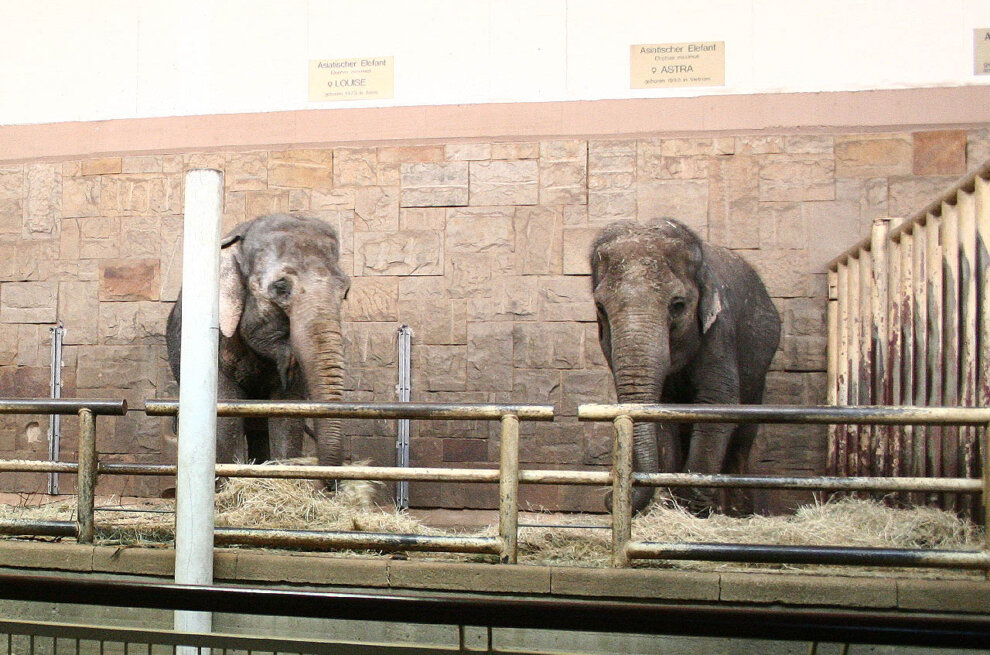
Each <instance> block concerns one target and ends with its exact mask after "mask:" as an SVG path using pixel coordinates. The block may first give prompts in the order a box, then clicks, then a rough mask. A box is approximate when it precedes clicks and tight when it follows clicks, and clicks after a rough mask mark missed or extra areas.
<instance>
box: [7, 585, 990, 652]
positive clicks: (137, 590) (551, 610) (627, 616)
mask: <svg viewBox="0 0 990 655" xmlns="http://www.w3.org/2000/svg"><path fill="white" fill-rule="evenodd" d="M0 598H4V599H9V600H28V601H36V602H49V603H66V602H68V603H81V604H84V605H108V606H113V607H142V608H155V609H183V610H211V609H214V608H217V607H223V608H224V610H225V611H227V612H230V613H235V614H246V615H249V616H254V615H268V616H292V617H312V618H322V619H328V618H329V619H338V620H345V621H369V620H370V621H389V622H396V623H414V624H432V625H487V626H492V627H501V628H532V629H544V630H579V631H599V632H618V633H646V634H661V635H662V634H677V635H696V636H705V637H734V638H752V639H789V640H796V641H803V642H807V641H826V642H856V643H860V642H862V643H867V644H902V645H905V644H906V645H923V646H945V647H952V648H983V649H986V648H987V647H990V636H988V635H990V617H987V616H986V615H978V614H969V615H965V616H963V615H959V614H950V613H932V612H912V611H903V610H898V611H873V610H864V609H863V608H855V609H850V610H841V609H829V608H822V607H804V608H782V607H779V606H771V605H767V606H763V607H760V606H745V607H743V606H738V605H737V606H732V605H725V604H721V605H716V604H712V603H707V604H706V603H685V602H683V601H676V602H666V601H665V602H658V601H656V600H654V599H641V600H640V599H637V600H627V601H616V600H602V599H600V598H595V599H575V598H569V599H561V598H554V599H545V598H532V597H503V596H497V595H487V596H478V595H464V594H457V595H455V594H450V593H446V594H436V593H433V594H429V595H424V594H420V595H415V596H413V595H402V594H395V593H391V592H390V593H361V594H356V593H341V592H326V591H306V590H300V589H259V588H245V587H218V586H192V585H174V584H163V583H159V582H145V581H141V582H138V581H121V580H113V581H110V580H92V579H77V578H66V577H64V576H60V577H54V576H35V575H30V576H28V575H3V576H0ZM5 623H9V622H5ZM66 629H67V630H68V629H71V630H91V632H89V633H83V635H82V637H83V638H88V639H95V640H99V639H100V638H101V637H102V633H101V632H100V631H99V630H97V629H94V628H90V627H88V626H83V627H78V626H70V627H69V628H66ZM60 634H62V633H61V632H56V633H55V636H58V635H60ZM169 634H170V635H171V636H172V637H173V638H174V637H175V636H176V635H175V633H169ZM178 636H179V637H183V636H182V635H178ZM196 639H197V641H195V642H191V643H197V644H198V643H203V644H204V646H207V647H208V646H210V645H215V646H223V645H224V641H223V640H222V636H213V637H210V636H199V635H197V636H196ZM207 639H214V640H216V641H207ZM200 640H202V641H200ZM168 643H172V642H168ZM182 643H187V642H185V641H183V642H182ZM259 650H263V649H259Z"/></svg>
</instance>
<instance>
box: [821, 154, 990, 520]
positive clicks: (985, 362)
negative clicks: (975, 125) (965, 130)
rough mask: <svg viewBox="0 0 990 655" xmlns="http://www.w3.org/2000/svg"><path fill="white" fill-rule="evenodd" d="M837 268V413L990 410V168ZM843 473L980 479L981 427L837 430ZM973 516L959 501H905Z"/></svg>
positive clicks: (832, 360)
mask: <svg viewBox="0 0 990 655" xmlns="http://www.w3.org/2000/svg"><path fill="white" fill-rule="evenodd" d="M890 221H891V219H889V218H877V219H875V220H874V222H873V229H872V234H871V236H870V238H869V239H866V240H864V241H863V242H861V243H859V244H857V245H856V246H854V247H853V248H851V249H850V250H848V251H847V252H845V253H844V254H842V255H841V256H839V257H838V258H837V259H835V260H834V261H833V262H832V263H831V264H830V265H829V270H828V286H829V302H828V373H827V375H828V402H829V404H831V405H914V406H929V407H937V406H957V405H961V406H967V407H973V406H977V407H986V406H987V405H988V404H990V300H988V299H987V293H990V277H988V275H990V255H988V244H990V161H988V162H986V163H985V164H984V165H983V166H982V167H981V168H980V169H978V170H977V171H976V172H974V173H973V174H971V175H969V176H968V177H966V178H964V179H963V180H962V181H960V182H959V183H958V184H956V185H955V186H953V187H952V188H951V189H949V190H948V191H947V192H946V193H945V194H943V195H942V196H941V197H939V198H937V199H936V200H935V201H933V202H931V203H930V204H929V205H928V206H926V207H925V208H924V209H922V210H921V211H919V212H918V213H917V214H915V215H914V216H912V217H911V218H909V219H908V220H906V221H905V222H904V223H902V224H901V225H898V226H897V227H894V228H891V226H890ZM827 457H828V459H827V469H828V472H829V474H832V475H849V476H856V475H860V476H864V475H873V476H894V477H898V476H913V477H966V478H976V477H979V476H980V468H981V467H980V460H981V457H980V444H979V439H978V437H977V432H976V430H975V429H974V428H971V427H957V426H927V427H925V426H902V427H897V426H850V425H843V426H832V427H831V428H830V429H829V440H828V455H827ZM901 499H902V500H904V501H909V502H911V503H927V504H933V505H938V506H941V507H944V508H946V509H955V510H959V511H960V512H962V513H963V514H965V515H968V516H971V517H972V516H974V515H975V513H976V507H975V506H974V505H973V503H972V502H971V499H970V498H969V497H966V496H959V495H957V494H952V493H942V494H936V493H928V494H920V493H912V494H908V495H901Z"/></svg>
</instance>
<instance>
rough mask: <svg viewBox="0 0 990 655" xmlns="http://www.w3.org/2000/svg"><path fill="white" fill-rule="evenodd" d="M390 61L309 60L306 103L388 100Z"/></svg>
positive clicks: (392, 72) (391, 83) (392, 77)
mask: <svg viewBox="0 0 990 655" xmlns="http://www.w3.org/2000/svg"><path fill="white" fill-rule="evenodd" d="M394 81H395V68H394V64H393V57H358V58H355V59H312V60H310V62H309V101H310V102H327V101H333V100H387V99H389V98H392V97H393V94H394V91H393V87H394Z"/></svg>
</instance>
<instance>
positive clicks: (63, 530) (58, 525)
mask: <svg viewBox="0 0 990 655" xmlns="http://www.w3.org/2000/svg"><path fill="white" fill-rule="evenodd" d="M0 534H6V535H19V536H35V537H75V536H76V523H75V521H33V520H30V519H23V520H22V519H8V520H2V521H0Z"/></svg>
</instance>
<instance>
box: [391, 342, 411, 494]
mask: <svg viewBox="0 0 990 655" xmlns="http://www.w3.org/2000/svg"><path fill="white" fill-rule="evenodd" d="M411 337H412V330H411V329H410V328H409V326H408V325H401V326H399V331H398V345H399V384H398V385H396V395H398V400H399V402H401V403H407V402H409V397H410V393H411V391H412V377H411V365H410V360H411V349H410V346H411V343H412V339H411ZM397 428H398V429H397V437H396V443H395V451H396V452H395V465H396V466H401V467H408V466H409V419H406V418H400V419H398V422H397ZM395 506H396V507H398V508H399V509H409V481H408V480H399V481H398V482H396V484H395Z"/></svg>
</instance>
